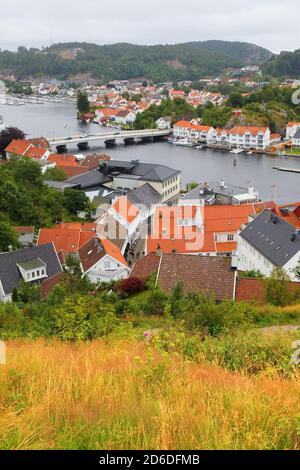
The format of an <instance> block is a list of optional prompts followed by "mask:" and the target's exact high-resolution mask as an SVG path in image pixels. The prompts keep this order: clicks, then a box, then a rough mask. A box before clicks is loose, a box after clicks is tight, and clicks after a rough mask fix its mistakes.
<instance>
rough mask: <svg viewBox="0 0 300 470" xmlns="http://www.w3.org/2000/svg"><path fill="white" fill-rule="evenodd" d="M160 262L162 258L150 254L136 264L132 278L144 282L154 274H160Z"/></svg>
mask: <svg viewBox="0 0 300 470" xmlns="http://www.w3.org/2000/svg"><path fill="white" fill-rule="evenodd" d="M159 262H160V256H158V255H156V254H155V253H150V254H149V255H147V256H145V257H144V258H142V259H140V260H139V261H137V262H136V263H135V265H134V266H133V269H132V271H131V276H130V277H137V278H139V279H143V280H146V279H149V278H150V277H151V276H152V274H153V273H157V272H158V267H159Z"/></svg>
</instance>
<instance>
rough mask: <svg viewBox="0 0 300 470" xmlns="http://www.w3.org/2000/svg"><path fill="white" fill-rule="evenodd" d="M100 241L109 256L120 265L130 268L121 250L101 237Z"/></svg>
mask: <svg viewBox="0 0 300 470" xmlns="http://www.w3.org/2000/svg"><path fill="white" fill-rule="evenodd" d="M100 240H101V243H102V245H103V248H104V250H105V252H106V254H107V255H109V256H110V257H111V258H113V259H114V260H116V261H117V262H118V263H120V264H123V265H124V266H126V267H128V264H127V261H126V260H125V258H124V256H123V255H122V253H121V250H120V248H118V247H117V246H116V245H115V244H114V243H112V242H111V241H110V240H108V238H105V237H100Z"/></svg>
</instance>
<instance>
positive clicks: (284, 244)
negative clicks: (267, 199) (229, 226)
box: [240, 209, 300, 267]
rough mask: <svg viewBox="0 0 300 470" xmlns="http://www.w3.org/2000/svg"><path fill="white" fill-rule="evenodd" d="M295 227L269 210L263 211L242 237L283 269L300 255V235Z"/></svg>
mask: <svg viewBox="0 0 300 470" xmlns="http://www.w3.org/2000/svg"><path fill="white" fill-rule="evenodd" d="M293 234H295V227H294V226H293V225H291V224H289V223H288V222H286V221H285V220H283V219H282V218H280V217H278V216H277V215H276V214H274V213H272V211H270V210H269V209H265V210H263V211H262V212H261V213H260V214H259V215H258V216H257V217H256V218H255V219H254V220H253V221H252V222H251V223H250V224H249V225H248V226H247V227H246V228H245V229H244V230H243V231H242V232H241V233H240V236H241V238H243V239H244V240H246V241H247V242H248V243H249V244H250V245H251V246H252V247H253V248H255V249H256V250H257V251H259V252H260V253H261V254H262V255H263V256H264V257H265V258H267V259H268V260H269V261H270V262H271V263H272V264H274V265H275V266H277V267H283V266H285V265H286V263H288V261H289V260H291V259H292V258H293V257H294V256H295V255H296V254H297V253H300V234H298V235H296V237H295V240H293V241H292V236H293Z"/></svg>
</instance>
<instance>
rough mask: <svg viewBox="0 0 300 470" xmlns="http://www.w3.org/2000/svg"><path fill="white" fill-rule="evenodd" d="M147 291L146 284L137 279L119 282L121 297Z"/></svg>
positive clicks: (132, 278)
mask: <svg viewBox="0 0 300 470" xmlns="http://www.w3.org/2000/svg"><path fill="white" fill-rule="evenodd" d="M144 289H145V282H144V281H142V280H141V279H138V278H137V277H130V278H128V279H124V280H123V281H120V282H119V285H118V291H119V293H120V295H121V296H124V297H125V296H130V295H133V294H137V293H138V292H142V291H143V290H144Z"/></svg>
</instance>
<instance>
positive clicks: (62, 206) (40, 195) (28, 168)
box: [0, 158, 90, 252]
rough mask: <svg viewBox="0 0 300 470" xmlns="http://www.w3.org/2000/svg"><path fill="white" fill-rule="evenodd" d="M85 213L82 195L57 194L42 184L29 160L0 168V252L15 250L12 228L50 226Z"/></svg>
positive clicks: (13, 160) (37, 168)
mask: <svg viewBox="0 0 300 470" xmlns="http://www.w3.org/2000/svg"><path fill="white" fill-rule="evenodd" d="M85 209H87V210H89V209H90V205H89V201H88V199H87V197H86V195H85V194H84V193H83V192H81V191H75V190H72V189H68V190H66V191H65V192H64V193H60V192H58V191H56V190H55V189H52V188H49V187H48V186H46V185H45V184H44V177H43V175H42V173H41V169H40V166H39V165H38V164H37V163H36V162H34V161H33V160H30V159H29V158H21V159H12V160H10V161H9V163H4V164H3V163H2V164H1V165H0V252H1V251H6V250H7V249H8V246H9V245H11V246H12V247H13V248H17V247H18V236H17V233H16V232H15V230H14V229H13V226H18V225H22V226H23V225H33V226H35V227H36V228H40V227H45V226H46V227H47V226H48V227H51V226H52V225H53V224H54V223H55V222H57V221H60V220H76V216H77V210H85Z"/></svg>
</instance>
